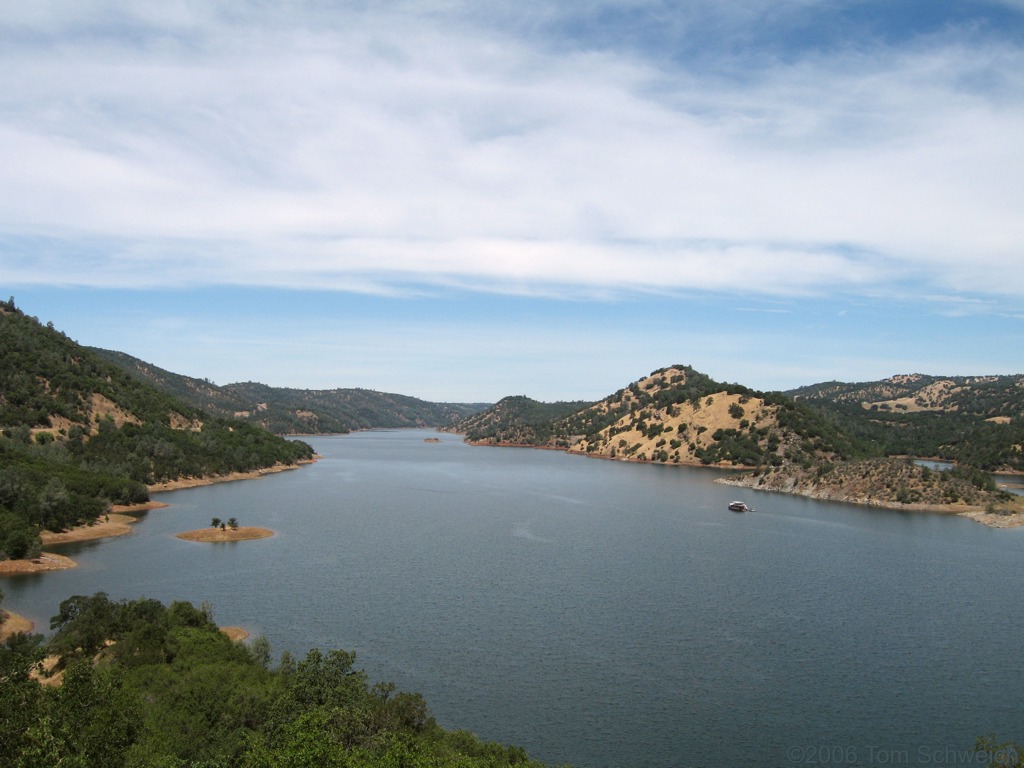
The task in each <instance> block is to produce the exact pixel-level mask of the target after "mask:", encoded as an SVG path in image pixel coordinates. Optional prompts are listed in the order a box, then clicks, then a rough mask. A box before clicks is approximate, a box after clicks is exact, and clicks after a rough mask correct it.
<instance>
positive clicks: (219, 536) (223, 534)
mask: <svg viewBox="0 0 1024 768" xmlns="http://www.w3.org/2000/svg"><path fill="white" fill-rule="evenodd" d="M175 535H176V536H177V537H178V538H179V539H185V540H187V541H246V540H248V539H268V538H270V537H271V536H273V535H274V531H272V530H270V529H269V528H252V527H246V526H242V527H239V528H225V529H223V530H222V529H220V528H214V527H213V526H211V527H209V528H199V529H197V530H195V531H185V532H184V533H178V534H175Z"/></svg>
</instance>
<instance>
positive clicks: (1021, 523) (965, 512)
mask: <svg viewBox="0 0 1024 768" xmlns="http://www.w3.org/2000/svg"><path fill="white" fill-rule="evenodd" d="M455 434H458V433H455ZM463 440H464V442H465V443H466V444H467V445H470V446H473V447H475V448H488V447H490V448H534V449H539V450H542V451H562V452H563V453H567V454H569V455H571V456H582V457H584V458H587V459H601V460H603V461H621V462H624V463H627V464H652V465H657V466H663V467H689V468H693V469H715V470H719V471H722V470H726V471H729V472H734V473H736V474H741V473H744V472H750V471H751V468H750V467H732V466H722V465H718V464H702V463H700V462H686V461H679V462H661V461H648V460H642V459H634V458H626V457H619V456H605V455H603V454H591V453H586V452H585V451H576V450H573V449H572V448H571V447H569V448H561V447H558V446H554V445H532V444H530V443H508V442H506V443H502V442H491V441H479V442H478V441H473V440H467V439H465V438H463ZM904 458H920V457H904ZM923 460H924V461H933V460H935V459H923ZM992 474H1000V475H1013V474H1018V473H1016V472H1012V471H1011V472H994V473H992ZM1020 474H1024V473H1020ZM715 482H716V483H719V484H721V485H733V486H736V487H739V488H748V489H750V490H756V491H762V492H763V491H768V492H769V493H783V494H786V495H788V496H803V497H805V498H810V499H817V500H819V501H830V502H838V503H843V504H853V505H854V506H858V507H873V508H875V509H891V510H893V511H897V512H900V511H902V512H920V513H924V514H938V515H956V516H958V517H965V518H967V519H968V520H973V521H974V522H977V523H981V524H982V525H985V526H988V527H989V528H999V529H1009V528H1021V527H1024V503H1022V502H1018V505H1019V506H1020V510H1021V511H1019V512H1016V513H1012V514H1008V515H1000V514H993V513H991V512H988V511H987V510H986V509H985V507H981V506H977V505H968V504H902V503H900V502H897V501H892V502H886V501H867V500H856V499H836V498H830V497H828V496H827V495H824V494H814V493H801V492H800V491H797V490H792V491H785V490H779V489H775V488H772V489H766V488H755V487H753V486H751V485H747V484H745V483H743V482H737V481H736V480H735V479H733V478H725V477H721V478H717V479H716V480H715ZM1022 498H1024V497H1022Z"/></svg>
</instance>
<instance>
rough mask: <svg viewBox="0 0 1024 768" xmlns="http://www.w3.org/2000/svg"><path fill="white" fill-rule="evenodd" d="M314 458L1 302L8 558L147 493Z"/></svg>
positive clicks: (0, 466)
mask: <svg viewBox="0 0 1024 768" xmlns="http://www.w3.org/2000/svg"><path fill="white" fill-rule="evenodd" d="M311 457H312V449H311V448H310V447H309V446H308V445H306V444H305V443H302V442H297V441H288V440H284V439H282V438H280V437H277V436H275V435H273V434H271V433H269V432H267V431H266V430H264V429H261V428H259V427H257V426H256V425H254V424H249V423H245V422H241V421H238V420H233V419H225V418H220V417H211V416H209V415H207V414H206V413H205V412H203V411H202V410H200V409H197V408H195V407H193V406H191V405H188V404H186V403H183V402H181V401H180V400H177V399H175V398H173V397H171V396H169V395H167V394H166V393H164V392H161V391H160V390H158V389H156V388H154V387H151V386H148V385H146V384H143V383H141V382H139V381H138V380H137V379H135V378H134V377H132V376H129V375H128V374H126V373H125V372H124V371H123V370H122V369H120V368H119V367H117V366H115V365H112V364H111V363H110V362H108V361H107V360H105V359H103V358H102V357H100V356H98V355H96V354H95V353H94V352H92V351H91V350H89V349H86V348H84V347H82V346H80V345H78V344H77V343H75V342H74V341H72V340H71V339H69V338H68V337H67V336H66V335H64V334H63V333H61V332H60V331H57V330H56V329H54V328H53V327H52V325H49V324H48V325H45V326H44V325H42V324H41V323H39V321H38V320H37V319H36V318H33V317H29V316H27V315H25V314H24V313H22V312H21V311H20V310H18V309H17V308H16V307H15V306H14V302H13V300H11V301H8V302H0V559H2V558H5V557H6V558H12V559H19V558H25V557H31V556H34V555H36V554H38V551H39V532H40V531H41V530H51V531H59V530H63V529H66V528H68V527H71V526H74V525H78V524H81V523H86V522H90V521H92V520H95V519H96V517H97V516H98V515H100V514H102V513H103V512H104V511H105V510H106V509H107V508H108V507H109V505H111V504H132V503H139V502H142V501H145V500H147V499H148V491H147V487H146V486H148V485H152V484H156V483H160V482H165V481H168V480H175V479H179V478H194V477H207V476H216V475H226V474H229V473H233V472H251V471H254V470H258V469H264V468H267V467H272V466H275V465H280V464H295V463H296V462H298V461H301V460H304V459H309V458H311Z"/></svg>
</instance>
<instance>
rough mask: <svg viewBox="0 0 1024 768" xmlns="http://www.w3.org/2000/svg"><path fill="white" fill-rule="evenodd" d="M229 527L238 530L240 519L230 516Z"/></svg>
mask: <svg viewBox="0 0 1024 768" xmlns="http://www.w3.org/2000/svg"><path fill="white" fill-rule="evenodd" d="M228 527H229V528H231V530H233V531H234V530H236V529H237V528H238V520H237V519H236V518H234V517H230V518H228Z"/></svg>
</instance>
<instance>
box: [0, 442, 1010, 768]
mask: <svg viewBox="0 0 1024 768" xmlns="http://www.w3.org/2000/svg"><path fill="white" fill-rule="evenodd" d="M431 436H432V433H429V432H422V431H414V430H406V431H393V432H364V433H358V434H354V435H348V436H339V437H320V438H313V439H311V440H309V442H310V443H311V444H312V445H313V446H314V447H315V448H316V450H317V451H318V452H319V453H320V454H321V455H322V456H323V457H324V458H323V460H322V461H320V462H318V463H316V464H315V465H313V466H310V467H306V468H304V469H301V470H298V471H295V472H286V473H281V474H278V475H273V476H268V477H266V478H263V479H261V480H256V481H247V482H240V483H230V484H222V485H215V486H209V487H205V488H196V489H190V490H185V491H176V492H173V493H166V494H161V495H160V496H159V499H160V500H161V501H165V502H168V503H170V504H171V505H172V506H171V507H170V508H168V509H162V510H155V511H153V512H150V513H148V514H147V515H146V516H145V517H144V518H143V519H142V521H141V522H140V523H139V524H138V525H137V526H136V530H135V533H134V534H132V535H131V536H127V537H122V538H120V539H111V540H107V541H103V542H92V543H88V544H82V545H72V546H68V547H65V548H64V549H62V550H61V551H63V552H65V553H67V554H71V555H72V556H73V557H74V558H75V559H76V560H78V562H79V564H80V566H79V568H77V569H75V570H72V571H66V572H63V573H54V574H46V575H43V576H38V577H36V576H33V577H19V578H9V579H6V580H4V581H3V582H2V583H0V588H2V589H3V590H4V592H5V594H6V595H7V598H6V601H5V606H6V607H8V608H10V609H11V610H14V611H17V612H19V613H22V614H25V615H27V616H29V617H30V618H33V619H35V620H36V621H37V623H38V624H39V626H43V627H44V626H46V622H47V621H48V619H49V617H50V616H51V615H53V614H54V613H56V611H57V606H58V604H59V603H60V601H61V600H62V599H64V598H66V597H68V596H69V595H72V594H91V593H93V592H96V591H99V590H103V591H106V592H107V593H108V594H110V595H111V597H112V598H117V599H119V598H136V597H140V596H145V597H152V598H158V599H161V600H164V601H170V600H174V599H185V600H190V601H192V602H194V603H196V604H199V603H202V602H204V601H205V602H210V603H212V604H213V608H214V616H215V618H216V619H217V621H218V622H219V623H221V624H224V625H229V624H240V625H243V626H245V627H247V628H248V629H249V630H250V631H251V632H252V633H253V634H260V633H261V634H264V635H266V636H267V638H268V639H269V640H270V642H271V644H272V646H273V648H274V649H275V651H277V652H280V651H283V650H289V651H291V652H292V653H293V654H296V655H303V654H305V652H306V650H308V649H309V648H310V647H314V646H316V647H320V648H323V649H328V648H345V649H349V650H355V651H356V652H357V653H358V658H359V664H360V665H361V666H362V667H363V668H364V669H366V670H367V672H368V673H369V674H370V676H371V678H372V679H384V680H393V681H395V682H396V683H398V685H399V687H401V688H403V689H406V690H415V691H420V692H422V693H423V694H424V695H425V697H426V699H427V701H428V702H429V704H430V706H431V709H432V711H433V713H434V715H435V716H436V717H437V719H438V720H439V721H440V722H441V723H442V724H443V725H445V726H448V727H460V728H467V729H469V730H472V731H474V732H476V733H478V734H479V735H481V736H482V737H484V738H487V739H491V740H497V741H502V742H507V743H514V744H519V745H521V746H524V747H525V748H526V749H527V750H528V751H529V752H530V754H531V756H533V757H535V758H537V759H540V760H545V761H548V762H552V763H562V762H565V763H572V764H574V765H577V766H584V767H595V768H596V767H601V768H604V767H606V766H607V767H608V768H612V767H621V768H634V767H635V768H641V767H643V768H669V767H679V768H683V767H685V766H702V765H708V766H710V765H714V766H726V765H728V766H758V768H761V767H762V766H774V765H780V766H784V765H810V764H815V763H816V764H831V765H883V764H887V765H939V764H942V765H965V764H967V762H968V761H967V758H966V756H964V755H961V754H958V753H955V752H953V751H952V750H964V749H969V748H970V747H971V746H972V745H973V742H974V739H975V737H976V736H979V735H982V734H988V733H993V732H995V733H997V734H998V736H999V737H1000V738H1001V739H1003V740H1007V739H1016V740H1024V722H1022V719H1021V713H1022V712H1024V685H1022V684H1021V683H1022V670H1024V651H1022V647H1021V639H1020V638H1021V634H1022V633H1021V630H1022V623H1024V619H1022V616H1024V610H1022V609H1024V597H1022V592H1021V589H1020V584H1022V583H1024V556H1022V555H1024V537H1022V535H1024V531H997V530H992V529H989V528H985V527H983V526H981V525H978V524H977V523H972V522H970V521H967V520H963V519H960V518H956V517H946V516H941V515H921V514H903V513H898V512H892V511H879V510H869V509H861V508H858V507H853V506H849V505H839V504H831V503H824V502H815V501H811V500H807V499H800V498H795V497H787V496H783V495H775V494H759V493H754V492H747V494H748V495H747V497H746V498H747V500H748V501H749V502H750V503H752V504H753V505H754V506H755V507H757V509H758V511H757V512H756V513H749V514H735V513H731V512H728V511H727V510H726V508H725V507H726V503H727V502H728V501H729V500H730V499H731V498H733V497H735V496H737V494H738V491H737V489H734V488H729V487H726V486H721V485H716V484H715V483H713V479H714V478H715V477H716V476H717V475H716V473H715V472H714V471H710V470H689V469H679V468H667V467H658V466H643V465H635V464H622V463H616V462H604V461H594V460H587V459H584V458H581V457H575V456H567V455H564V454H561V453H555V452H547V451H532V450H525V449H496V448H471V447H469V446H466V445H464V444H463V443H462V442H461V439H460V438H458V437H456V436H452V435H440V436H439V437H440V439H441V442H440V443H427V442H424V438H426V437H431ZM214 516H216V517H220V518H223V519H226V518H228V517H237V518H238V519H239V522H240V523H241V524H242V525H260V526H266V527H270V528H273V529H275V530H276V531H277V532H278V535H277V536H275V537H274V538H272V539H265V540H261V541H251V542H239V543H235V544H219V545H210V544H200V543H193V542H186V541H181V540H178V539H176V538H174V534H175V533H177V532H179V531H184V530H188V529H190V528H196V527H202V526H205V525H209V522H210V518H211V517H214ZM837 750H839V751H837ZM974 764H977V762H975V763H974Z"/></svg>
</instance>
